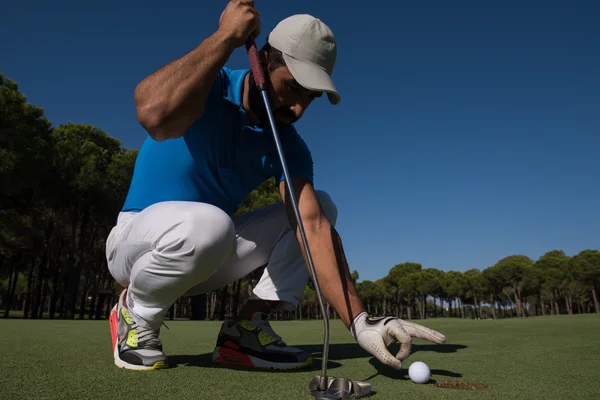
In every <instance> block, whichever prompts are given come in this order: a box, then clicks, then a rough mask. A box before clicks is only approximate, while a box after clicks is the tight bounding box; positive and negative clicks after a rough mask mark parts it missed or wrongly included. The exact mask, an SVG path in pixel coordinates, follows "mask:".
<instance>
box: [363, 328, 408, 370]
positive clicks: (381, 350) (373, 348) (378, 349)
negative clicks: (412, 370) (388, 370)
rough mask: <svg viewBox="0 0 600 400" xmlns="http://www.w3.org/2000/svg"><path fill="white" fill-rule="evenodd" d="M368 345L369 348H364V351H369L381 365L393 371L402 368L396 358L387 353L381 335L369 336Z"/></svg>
mask: <svg viewBox="0 0 600 400" xmlns="http://www.w3.org/2000/svg"><path fill="white" fill-rule="evenodd" d="M373 333H374V332H373ZM368 343H369V348H366V349H365V350H367V351H369V353H371V354H372V355H374V356H375V358H377V359H378V360H379V361H381V362H382V363H383V364H385V365H387V366H389V367H392V368H395V369H400V368H401V367H402V363H401V362H400V360H398V359H397V358H396V357H394V356H393V354H392V353H390V352H389V350H388V348H387V346H386V345H385V343H384V341H383V338H382V337H381V335H379V334H377V335H372V336H370V340H368Z"/></svg>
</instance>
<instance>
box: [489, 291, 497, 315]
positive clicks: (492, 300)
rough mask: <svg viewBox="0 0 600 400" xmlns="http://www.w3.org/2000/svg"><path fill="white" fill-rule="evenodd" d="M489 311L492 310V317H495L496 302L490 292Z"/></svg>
mask: <svg viewBox="0 0 600 400" xmlns="http://www.w3.org/2000/svg"><path fill="white" fill-rule="evenodd" d="M490 311H491V312H492V319H496V304H495V301H494V296H493V295H491V294H490Z"/></svg>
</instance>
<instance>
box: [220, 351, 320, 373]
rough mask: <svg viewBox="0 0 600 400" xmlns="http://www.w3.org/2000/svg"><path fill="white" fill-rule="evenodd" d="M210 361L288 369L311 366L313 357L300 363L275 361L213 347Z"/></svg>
mask: <svg viewBox="0 0 600 400" xmlns="http://www.w3.org/2000/svg"><path fill="white" fill-rule="evenodd" d="M212 361H213V362H214V363H215V364H218V365H222V366H225V367H233V368H242V369H244V368H246V369H247V368H251V369H264V370H277V371H290V370H296V369H303V368H308V367H310V366H312V363H313V358H312V357H309V358H308V359H307V360H306V361H305V362H301V363H276V362H272V361H266V360H262V359H260V358H257V357H253V356H249V355H247V354H244V353H240V352H237V351H235V350H232V349H229V348H226V347H215V350H214V351H213V355H212Z"/></svg>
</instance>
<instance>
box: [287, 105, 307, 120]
mask: <svg viewBox="0 0 600 400" xmlns="http://www.w3.org/2000/svg"><path fill="white" fill-rule="evenodd" d="M306 107H307V106H304V105H302V104H295V105H293V106H292V107H290V109H291V110H292V112H293V113H294V115H295V116H296V119H300V118H302V115H304V111H306Z"/></svg>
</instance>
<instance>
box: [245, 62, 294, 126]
mask: <svg viewBox="0 0 600 400" xmlns="http://www.w3.org/2000/svg"><path fill="white" fill-rule="evenodd" d="M265 78H266V79H267V82H266V85H267V88H268V87H269V86H270V82H269V81H268V76H266V77H265ZM267 96H268V98H269V104H270V105H271V112H272V113H273V118H274V119H275V123H276V124H277V125H291V124H293V123H294V122H296V121H297V120H298V118H296V114H294V112H293V111H292V110H290V109H289V108H287V107H284V106H274V104H275V102H274V101H273V96H272V95H271V92H270V91H269V90H267ZM248 99H249V101H250V108H251V110H252V112H253V113H254V114H255V115H256V117H257V118H258V120H259V125H260V126H261V127H262V128H263V129H264V128H265V127H267V126H269V115H268V114H267V110H266V108H265V102H264V101H263V98H262V94H261V93H260V90H259V89H258V86H257V85H256V81H255V80H254V74H253V73H252V71H250V79H249V82H248Z"/></svg>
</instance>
